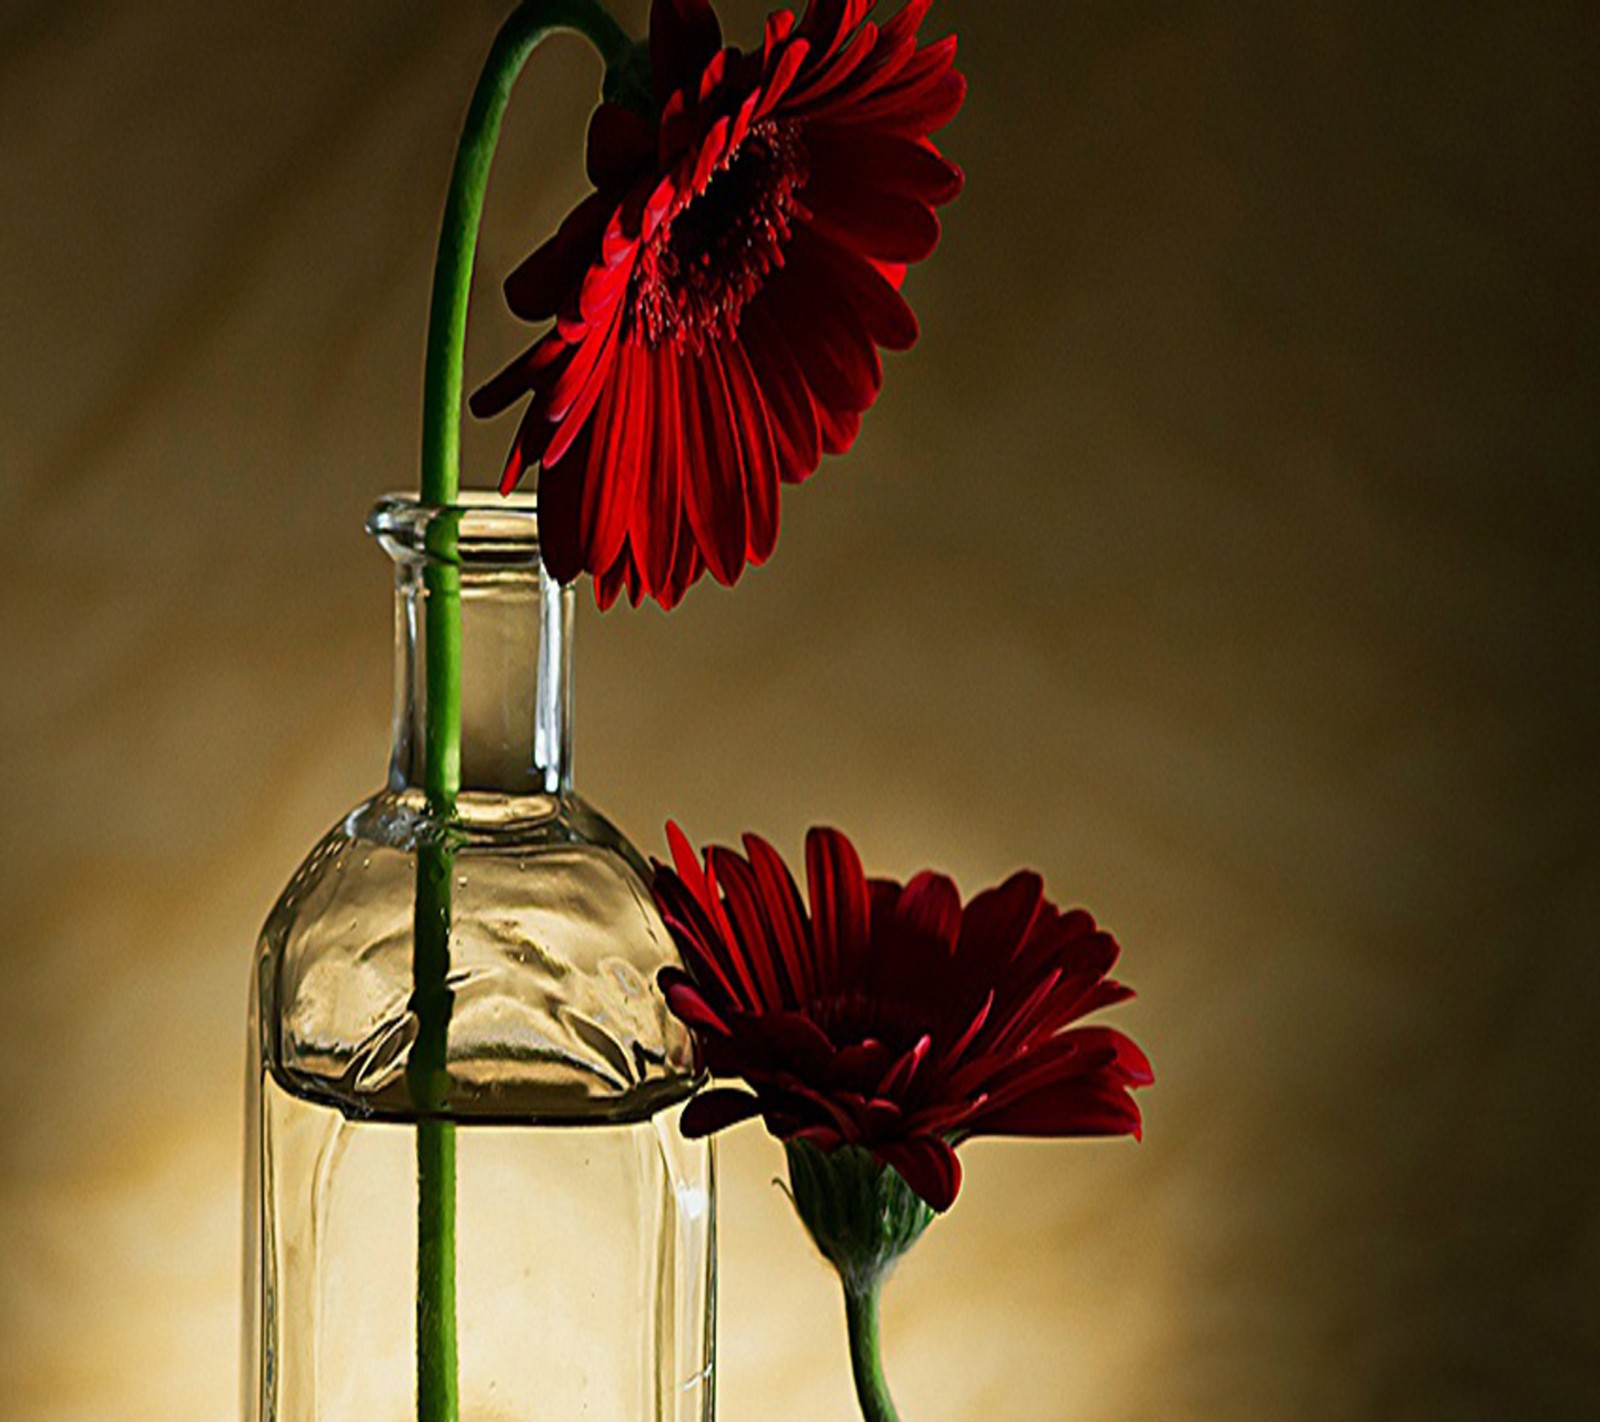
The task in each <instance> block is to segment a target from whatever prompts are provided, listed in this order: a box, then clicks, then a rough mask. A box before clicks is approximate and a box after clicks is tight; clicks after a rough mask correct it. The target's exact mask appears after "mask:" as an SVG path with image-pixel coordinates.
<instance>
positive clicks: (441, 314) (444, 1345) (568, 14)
mask: <svg viewBox="0 0 1600 1422" xmlns="http://www.w3.org/2000/svg"><path fill="white" fill-rule="evenodd" d="M562 31H567V32H571V33H575V34H579V35H583V36H584V37H585V38H587V39H588V40H590V41H591V42H592V43H593V45H594V46H595V48H596V49H597V50H599V51H600V54H601V57H602V58H603V59H604V60H605V63H606V68H607V72H608V75H610V74H611V73H612V72H613V71H614V72H616V73H618V74H622V73H624V72H625V71H627V70H628V68H629V66H630V65H633V66H636V65H637V56H636V54H635V51H634V46H633V44H632V42H631V41H630V40H629V39H628V37H627V35H626V33H624V31H623V30H622V28H621V27H620V26H619V25H618V24H617V22H616V21H615V20H613V19H612V18H611V16H610V15H609V14H607V13H606V11H605V10H604V9H603V8H602V7H601V6H600V5H599V4H598V3H596V0H524V3H523V4H521V5H519V6H518V7H517V9H516V10H515V11H513V12H512V14H511V17H510V18H509V19H508V20H507V21H506V22H505V24H504V25H503V26H502V27H501V30H500V33H499V34H498V35H496V36H495V40H494V44H493V46H492V47H491V48H490V51H489V58H488V60H487V61H486V62H485V64H484V68H483V73H482V75H481V76H480V77H479V79H478V85H477V88H476V89H475V90H474V91H473V95H472V103H471V106H470V107H469V109H468V110H467V119H466V123H465V125H464V127H463V130H462V135H461V143H460V146H459V147H458V148H457V150H456V160H455V167H454V170H453V171H452V173H451V177H450V193H449V196H448V198H447V199H446V202H445V213H444V223H443V226H442V229H441V231H440V234H439V255H438V259H437V261H436V263H435V265H434V274H433V299H432V304H431V306H430V309H429V316H428V349H427V365H426V370H425V374H424V387H423V405H422V501H423V503H424V504H427V505H430V506H432V507H434V508H447V507H449V506H450V505H452V504H454V503H455V502H456V501H457V499H458V498H459V496H460V490H461V397H462V389H463V383H464V380H463V357H464V352H465V349H466V338H467V305H468V300H469V297H470V295H471V290H472V269H473V265H474V262H475V260H476V258H477V250H478V231H479V228H480V226H481V224H482V220H483V204H484V196H485V193H486V192H487V189H488V184H489V168H490V165H491V163H492V162H493V159H494V151H495V147H496V145H497V144H498V142H499V137H500V124H501V120H502V119H503V118H504V116H505V111H506V105H507V103H508V102H509V101H510V98H511V90H512V87H513V86H514V85H515V83H516V80H517V76H518V75H519V74H520V73H521V72H522V67H523V65H524V64H526V63H527V60H528V56H529V55H531V54H532V53H533V51H534V49H535V48H537V47H538V45H539V44H540V42H541V41H542V40H544V39H546V38H547V37H548V36H550V35H552V34H556V33H559V32H562ZM456 534H457V525H456V521H455V520H454V519H452V518H449V517H448V516H446V517H442V518H439V519H438V520H436V522H435V524H434V526H433V527H431V528H430V529H429V535H428V547H427V553H428V559H427V563H426V565H425V567H424V571H423V586H424V589H425V591H426V612H425V628H426V639H425V644H424V645H425V653H424V655H425V658H426V665H425V683H426V697H427V702H426V707H425V711H424V727H423V743H424V764H425V776H424V781H425V784H424V788H425V790H426V792H427V796H428V807H429V810H430V812H431V815H432V818H433V820H434V822H435V826H436V829H437V831H438V832H437V833H436V834H433V835H429V836H426V842H425V843H424V844H423V845H422V846H421V847H420V849H419V852H418V856H417V893H416V915H415V924H414V934H413V948H412V975H413V981H412V987H413V998H412V1001H413V1007H414V1010H415V1011H416V1014H417V1021H418V1032H417V1041H416V1044H415V1046H414V1047H413V1050H412V1056H411V1062H410V1065H409V1067H408V1071H407V1077H408V1082H409V1085H410V1087H411V1092H412V1100H413V1103H414V1105H415V1106H416V1107H417V1109H418V1113H419V1120H418V1123H417V1422H457V1419H458V1417H459V1415H460V1388H459V1381H458V1375H457V1358H456V1297H455V1293H456V1217H455V1216H456V1140H455V1126H454V1124H453V1123H452V1122H450V1121H448V1120H443V1119H440V1117H439V1115H438V1114H437V1113H439V1112H441V1111H442V1110H443V1109H444V1105H445V1101H446V1092H445V1087H446V1082H447V1062H448V1047H449V1030H450V1013H451V1009H452V1006H453V999H454V994H453V993H452V992H451V990H450V987H449V973H450V925H451V904H450V884H451V878H452V876H453V874H454V871H455V851H454V847H453V844H452V842H451V841H450V839H449V837H448V827H449V824H450V821H451V820H452V819H453V818H454V816H455V812H456V797H457V795H458V794H459V792H460V789H461V569H460V564H459V559H458V557H457V550H456Z"/></svg>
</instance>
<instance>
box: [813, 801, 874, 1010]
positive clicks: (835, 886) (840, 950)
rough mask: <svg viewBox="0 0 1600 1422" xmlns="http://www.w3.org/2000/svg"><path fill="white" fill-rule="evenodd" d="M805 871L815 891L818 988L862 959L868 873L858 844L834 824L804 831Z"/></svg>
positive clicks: (831, 984)
mask: <svg viewBox="0 0 1600 1422" xmlns="http://www.w3.org/2000/svg"><path fill="white" fill-rule="evenodd" d="M806 877H807V880H808V882H809V885H810V892H811V923H812V932H813V934H814V935H815V942H816V950H817V965H818V970H819V972H818V980H817V984H816V986H817V990H818V991H819V992H821V993H824V994H825V993H828V992H829V991H830V990H834V989H836V988H837V987H838V986H839V985H840V983H841V973H842V972H843V970H844V968H845V966H846V965H852V966H853V964H854V963H855V961H856V960H858V959H859V957H860V955H861V953H862V951H863V949H864V948H865V947H866V943H867V924H868V919H867V879H866V875H865V874H863V873H862V871H861V858H860V856H859V855H858V854H857V853H856V849H855V846H854V845H853V844H851V843H850V841H849V840H848V839H846V838H845V837H844V836H843V835H842V834H840V833H839V831H838V830H836V829H825V828H818V829H814V830H812V831H811V832H810V833H809V834H807V835H806Z"/></svg>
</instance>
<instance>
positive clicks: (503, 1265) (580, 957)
mask: <svg viewBox="0 0 1600 1422" xmlns="http://www.w3.org/2000/svg"><path fill="white" fill-rule="evenodd" d="M380 513H382V509H380ZM531 513H532V510H531V506H529V507H528V508H526V509H525V510H521V509H518V508H516V507H514V506H513V507H512V508H511V509H510V510H509V511H508V510H507V509H506V508H505V507H503V506H498V505H497V506H495V507H494V509H493V510H488V509H485V510H484V511H483V512H482V514H481V516H479V515H476V514H474V513H473V512H472V511H470V510H469V511H468V512H467V513H465V514H463V515H461V516H460V517H458V518H457V520H456V522H455V524H454V526H453V527H452V530H451V531H452V534H453V535H454V536H453V537H452V539H451V540H450V546H451V548H452V554H453V556H458V557H459V559H460V566H461V568H462V576H461V606H462V614H461V618H462V620H461V629H460V630H461V638H462V647H463V655H462V660H463V663H464V666H465V667H466V669H467V671H468V674H469V675H470V676H471V677H472V681H471V683H470V685H468V686H466V687H464V694H463V700H464V702H465V704H466V708H467V715H466V716H465V718H464V720H465V729H464V732H463V743H462V746H461V755H462V763H463V766H464V772H465V773H464V776H463V782H464V783H463V789H462V791H461V793H460V795H459V797H458V798H457V800H456V802H455V803H454V804H453V805H452V806H451V807H450V810H449V813H448V814H447V815H443V816H441V815H439V814H438V813H436V810H435V808H434V807H433V806H432V805H431V804H430V802H429V800H428V798H427V797H426V796H425V795H424V794H423V793H422V791H421V789H420V788H419V787H418V784H417V780H418V776H417V775H416V769H415V768H416V761H417V754H418V751H417V748H418V747H419V746H420V745H421V744H422V743H423V737H422V736H421V735H420V734H419V726H418V722H419V719H420V716H421V706H420V705H419V702H420V699H421V698H420V696H419V695H418V690H417V689H418V687H419V685H420V684H421V679H420V676H419V675H418V665H419V662H420V655H419V651H418V647H417V645H416V641H417V638H418V636H419V634H420V629H421V628H422V627H423V625H424V624H425V621H426V619H425V618H424V617H422V616H421V615H419V614H420V610H421V609H420V601H421V599H422V598H424V597H425V596H426V592H425V580H424V579H423V578H421V577H420V576H419V573H418V564H419V562H420V561H421V559H423V558H424V557H425V556H426V554H425V552H424V551H423V549H424V544H425V540H426V537H427V534H428V521H429V519H430V518H431V517H432V513H431V511H419V510H417V509H416V508H415V506H414V505H410V506H407V508H406V509H403V510H402V511H401V513H400V514H399V515H398V516H394V517H390V519H389V521H388V522H385V523H384V524H382V525H381V526H380V527H379V528H378V529H377V531H378V532H379V535H380V537H381V538H383V539H384V541H385V546H386V547H388V548H389V551H390V552H391V554H392V555H394V556H395V557H396V562H397V565H398V568H399V576H398V578H397V591H398V594H399V596H398V599H397V609H398V616H397V620H396V626H397V632H398V643H397V660H396V665H397V668H398V669H399V677H398V684H397V696H396V735H395V750H394V756H393V759H392V761H391V775H390V783H389V786H388V788H386V789H385V790H384V791H382V792H381V793H379V794H378V795H376V796H374V797H373V798H372V799H370V800H368V801H366V802H365V803H364V804H362V805H360V806H358V807H357V808H356V809H354V810H353V811H351V812H350V813H349V814H348V815H346V816H345V817H344V818H343V819H341V820H340V821H339V822H338V823H337V824H336V825H335V826H334V828H333V829H332V830H330V831H329V833H328V834H327V835H326V836H324V838H323V839H322V841H321V842H320V843H319V844H318V845H317V846H316V847H315V848H314V849H313V850H312V851H311V853H310V854H309V855H308V856H307V857H306V859H305V861H304V862H303V864H302V865H301V866H300V868H299V870H298V871H297V872H296V873H295V875H294V876H293V877H292V879H291V881H290V883H289V885H288V886H287V888H286V889H285V890H284V892H283V894H282V895H281V896H280V898H279V900H278V903H277V904H276V906H275V907H274V908H273V910H272V912H271V914H270V915H269V917H268V919H267V922H266V925H265V927H264V929H263V931H262V935H261V939H260V943H259V945H258V949H257V953H256V959H255V969H254V977H253V988H252V993H251V1014H250V1015H251V1027H250V1067H249V1084H248V1093H249V1100H248V1111H247V1123H246V1125H247V1150H246V1197H247V1198H246V1209H245V1274H246V1284H245V1337H244V1373H243V1418H244V1422H345V1420H346V1419H349V1422H391V1419H392V1422H404V1419H408V1418H417V1417H418V1416H420V1415H424V1413H423V1410H422V1409H420V1408H419V1403H418V1397H419V1386H420V1384H419V1349H422V1348H423V1347H424V1346H426V1345H430V1344H437V1341H438V1339H439V1338H440V1337H442V1336H448V1338H449V1340H450V1342H449V1345H448V1350H447V1352H446V1353H445V1354H444V1356H451V1355H453V1356H451V1363H450V1373H451V1381H452V1385H453V1387H454V1390H455V1393H456V1395H457V1397H458V1399H459V1402H458V1410H457V1411H456V1413H455V1416H456V1417H458V1418H459V1419H460V1422H480V1420H481V1422H524V1419H526V1422H534V1419H540V1420H541V1422H544V1420H545V1419H549V1418H556V1417H570V1418H578V1417H586V1416H587V1417H600V1418H605V1419H607V1422H708V1419H710V1418H711V1417H712V1415H713V1409H714V1369H713V1348H714V1339H713V1323H714V1316H715V1266H714V1247H715V1185H714V1178H713V1161H712V1156H711V1151H710V1147H709V1145H708V1144H707V1143H705V1142H694V1141H688V1140H686V1139H684V1137H683V1136H682V1135H681V1133H680V1132H679V1130H678V1128H677V1123H678V1118H679V1115H680V1113H681V1109H682V1106H683V1104H684V1102H685V1101H686V1100H687V1098H688V1097H689V1095H690V1094H692V1092H693V1090H694V1089H695V1086H696V1085H697V1077H696V1073H695V1067H694V1062H693V1055H692V1048H691V1045H690V1042H689V1040H688V1038H687V1034H686V1033H685V1032H684V1031H683V1029H682V1028H681V1026H680V1025H679V1024H678V1023H677V1022H676V1021H675V1020H674V1019H673V1018H672V1016H671V1014H670V1013H669V1012H668V1011H667V1010H666V1007H665V1003H664V1001H663V1000H662V998H661V994H660V992H659V990H658V989H657V986H656V975H657V973H658V972H659V971H660V969H661V967H663V966H665V965H667V964H669V963H671V962H674V961H675V954H674V950H673V947H672V943H671V938H670V935H669V934H668V933H667V931H666V929H665V927H664V925H663V924H662V923H661V921H660V918H659V916H658V915H657V914H656V911H655V908H654V905H653V903H652V901H651V898H650V894H649V890H648V878H647V874H648V871H647V869H646V866H645V865H644V863H643V861H642V860H641V858H640V856H639V855H638V854H637V852H636V851H635V850H633V848H632V847H631V846H630V845H629V844H628V842H627V841H626V839H624V838H623V836H622V835H621V834H620V833H618V831H617V830H616V829H615V828H614V827H613V826H612V825H611V824H610V823H609V822H608V821H607V820H605V818H604V817H603V816H601V815H599V814H598V813H597V812H595V811H594V810H592V809H591V808H590V807H589V806H587V805H586V804H585V802H584V801H583V800H582V799H581V798H580V797H579V796H578V795H576V794H575V793H574V792H573V790H572V789H571V776H570V761H569V759H568V757H569V753H570V726H569V723H568V720H567V718H568V716H569V715H570V704H571V699H570V686H569V683H568V681H567V671H566V669H567V666H568V664H569V663H568V659H567V657H566V654H565V648H564V647H563V646H562V645H560V640H559V639H560V638H561V637H563V636H564V635H565V632H564V628H566V627H569V626H570V598H571V594H570V592H564V591H563V590H560V589H556V588H553V587H552V585H550V583H549V582H548V579H547V578H545V577H544V575H543V572H542V570H541V569H540V568H539V566H538V559H537V546H536V544H535V543H534V542H533V523H532V518H531ZM397 528H398V529H399V531H398V532H397V531H396V529H397ZM530 553H531V557H530ZM558 599H565V601H566V611H565V613H563V611H562V608H561V606H560V605H559V603H558V602H556V601H555V600H558ZM530 700H531V701H532V702H533V704H532V705H529V704H528V703H529V702H530ZM525 740H526V741H529V742H536V743H537V744H536V745H535V744H528V745H523V742H524V741H525ZM445 876H447V877H445ZM425 880H426V881H427V883H428V889H427V895H426V902H427V903H428V904H429V905H430V906H431V907H430V909H429V911H430V912H437V910H438V905H439V902H440V901H441V897H442V901H443V902H444V904H445V905H446V908H445V912H446V914H447V920H448V935H447V942H448V961H447V965H446V968H445V970H444V972H443V974H442V976H440V977H439V978H438V980H435V979H434V978H433V977H432V976H430V978H429V979H428V982H427V985H426V987H424V985H423V981H422V979H421V978H420V977H419V970H418V963H417V948H418V941H419V939H420V938H421V936H422V935H420V934H419V933H418V932H417V924H418V914H419V913H420V912H422V909H421V908H420V907H419V905H421V904H422V903H423V902H424V894H423V891H422V887H421V886H423V885H424V882H425ZM441 885H442V886H443V888H442V890H441ZM430 1034H432V1036H431V1040H432V1041H433V1046H432V1047H430V1048H429V1049H428V1050H429V1057H428V1061H429V1068H428V1070H427V1072H426V1073H424V1074H419V1073H418V1071H417V1070H416V1067H417V1063H416V1061H415V1060H414V1057H415V1056H416V1055H417V1048H418V1043H419V1041H428V1040H430ZM424 1078H425V1081H424ZM419 1083H423V1084H421V1085H419ZM441 1138H445V1140H446V1143H447V1145H448V1150H446V1151H445V1152H444V1154H443V1157H442V1160H443V1163H442V1164H441V1157H440V1156H439V1154H438V1150H437V1148H438V1144H439V1142H440V1140H441ZM429 1141H432V1142H433V1144H432V1145H431V1146H430V1145H429ZM428 1150H433V1151H434V1152H435V1154H434V1156H433V1158H432V1164H431V1165H430V1166H429V1167H428V1168H426V1169H424V1168H423V1165H422V1162H423V1159H424V1154H425V1153H426V1152H427V1151H428ZM441 1230H442V1231H443V1232H444V1235H445V1236H446V1239H447V1247H446V1248H445V1249H444V1251H443V1253H442V1254H441V1252H440V1248H439V1237H440V1232H441ZM441 1258H442V1259H443V1260H444V1262H443V1263H441V1262H440V1261H441ZM441 1309H443V1310H447V1311H448V1312H449V1314H450V1315H451V1316H450V1318H449V1320H448V1325H449V1326H448V1329H446V1330H444V1332H441V1329H440V1320H439V1319H438V1317H437V1316H430V1311H431V1312H432V1314H434V1315H437V1313H438V1312H439V1311H440V1310H441ZM419 1310H420V1312H421V1313H422V1315H423V1316H422V1317H420V1318H419ZM433 1366H434V1367H435V1371H437V1363H436V1362H435V1364H434V1365H433ZM426 1415H427V1416H429V1417H434V1416H438V1415H439V1412H438V1410H437V1408H436V1407H433V1406H431V1405H430V1408H429V1409H428V1410H427V1412H426Z"/></svg>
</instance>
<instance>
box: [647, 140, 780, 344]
mask: <svg viewBox="0 0 1600 1422" xmlns="http://www.w3.org/2000/svg"><path fill="white" fill-rule="evenodd" d="M798 130H799V126H798V125H797V124H793V123H784V124H780V123H774V122H773V121H772V120H770V119H769V120H767V121H765V122H763V123H758V124H756V125H755V126H754V127H753V128H752V129H751V130H750V132H749V133H748V134H746V135H745V139H744V142H742V143H741V144H740V145H739V146H738V148H737V149H735V150H734V152H733V153H732V154H731V155H730V156H729V157H728V158H726V159H725V160H724V161H723V163H722V165H721V166H720V167H718V168H717V169H716V171H714V172H713V173H712V175H711V177H710V179H709V181H708V182H707V183H706V186H705V188H704V189H703V190H702V191H700V192H698V193H688V194H686V195H685V197H684V199H681V200H680V201H681V203H682V205H681V206H679V207H677V208H676V209H675V210H674V211H673V212H671V213H670V214H669V215H668V216H667V219H666V220H665V221H664V222H663V223H662V224H661V226H660V227H659V228H658V229H657V230H656V232H655V234H654V235H653V236H652V237H651V238H650V240H649V241H648V242H647V243H646V244H645V246H644V249H643V250H642V251H641V252H640V254H639V261H638V265H637V266H636V267H635V268H634V273H633V278H632V282H631V285H630V290H629V303H628V304H629V313H630V315H631V317H632V319H633V321H634V322H635V323H636V326H637V329H638V330H639V331H641V332H642V333H643V335H644V338H645V340H646V342H647V343H648V344H649V345H650V346H652V347H655V346H660V345H662V344H664V343H665V342H668V341H671V342H674V343H675V344H677V345H679V346H685V345H687V346H689V347H691V348H692V349H695V350H699V349H700V348H701V347H702V346H703V345H704V344H705V342H706V341H707V340H708V339H716V338H719V337H722V336H730V335H732V334H733V333H734V331H736V330H737V329H738V325H739V317H740V314H741V313H742V312H743V310H744V308H745V305H746V303H747V302H749V301H750V300H751V299H752V298H753V297H754V296H755V295H756V294H757V293H758V292H759V291H760V290H761V286H762V283H763V282H764V281H765V280H766V277H767V274H768V273H769V272H770V271H771V270H772V269H773V268H774V267H777V266H782V265H783V249H784V246H785V245H786V244H787V243H788V240H789V234H790V232H791V230H792V228H791V219H792V218H793V216H794V213H795V210H796V209H797V208H798V206H799V196H798V195H799V192H800V190H801V189H802V188H803V187H804V186H805V184H806V179H807V177H808V176H809V172H808V169H807V166H806V154H805V148H804V146H803V145H802V143H801V142H800V136H799V131H798Z"/></svg>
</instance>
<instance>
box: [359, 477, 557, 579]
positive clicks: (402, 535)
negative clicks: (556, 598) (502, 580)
mask: <svg viewBox="0 0 1600 1422" xmlns="http://www.w3.org/2000/svg"><path fill="white" fill-rule="evenodd" d="M367 532H368V533H370V534H371V535H372V536H373V537H374V538H376V539H377V540H378V542H379V543H380V544H382V545H383V548H384V551H385V552H387V553H388V555H389V556H390V557H391V558H393V559H395V560H396V561H397V562H404V563H440V564H449V565H453V566H457V567H463V566H471V567H476V568H536V567H537V566H538V564H539V504H538V496H537V495H536V494H531V493H530V494H521V493H518V494H496V493H492V492H489V491H487V490H485V491H474V492H465V493H463V494H461V495H460V496H459V498H458V499H457V500H456V502H455V503H452V504H425V503H423V502H422V501H421V499H419V498H418V497H417V496H416V495H415V494H386V495H384V497H383V498H381V499H379V500H378V502H377V503H376V504H374V505H373V506H372V512H371V513H370V514H368V515H367Z"/></svg>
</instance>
